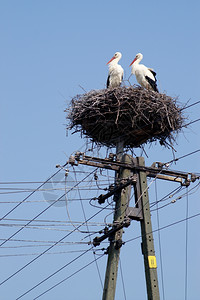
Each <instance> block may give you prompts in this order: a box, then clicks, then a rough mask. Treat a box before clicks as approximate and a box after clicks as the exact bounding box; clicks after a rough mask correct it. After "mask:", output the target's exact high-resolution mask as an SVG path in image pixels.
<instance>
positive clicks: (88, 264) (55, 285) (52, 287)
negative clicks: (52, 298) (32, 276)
mask: <svg viewBox="0 0 200 300" xmlns="http://www.w3.org/2000/svg"><path fill="white" fill-rule="evenodd" d="M104 255H105V254H102V255H101V256H99V257H97V258H96V260H99V259H100V258H102V257H103V256H104ZM94 262H95V260H92V261H91V262H89V263H87V264H86V265H85V266H83V267H82V268H80V269H78V270H77V271H75V272H74V273H72V274H71V275H69V276H67V277H65V278H64V279H62V280H61V281H59V282H58V283H56V284H54V285H53V286H51V287H50V288H49V289H47V290H45V291H44V292H43V293H41V294H40V295H38V296H37V297H36V298H34V299H33V300H36V299H38V298H40V297H41V296H43V295H44V294H46V293H48V292H49V291H51V290H52V289H54V288H55V287H57V286H58V285H60V284H61V283H63V282H65V281H66V280H68V279H69V278H71V277H73V276H74V275H76V274H77V273H79V272H80V271H82V270H84V269H85V268H87V267H88V266H90V265H91V264H92V263H94ZM16 300H17V299H16Z"/></svg>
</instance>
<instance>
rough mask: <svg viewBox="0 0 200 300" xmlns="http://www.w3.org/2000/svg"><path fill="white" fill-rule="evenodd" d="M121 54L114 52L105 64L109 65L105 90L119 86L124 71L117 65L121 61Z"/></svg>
mask: <svg viewBox="0 0 200 300" xmlns="http://www.w3.org/2000/svg"><path fill="white" fill-rule="evenodd" d="M121 57H122V54H121V53H120V52H116V53H115V54H114V55H113V57H112V58H111V60H109V62H108V63H107V65H108V64H109V72H108V79H107V88H108V87H111V88H114V87H117V86H120V85H121V82H122V79H123V75H124V70H123V68H122V67H121V66H120V65H118V61H119V60H120V59H121Z"/></svg>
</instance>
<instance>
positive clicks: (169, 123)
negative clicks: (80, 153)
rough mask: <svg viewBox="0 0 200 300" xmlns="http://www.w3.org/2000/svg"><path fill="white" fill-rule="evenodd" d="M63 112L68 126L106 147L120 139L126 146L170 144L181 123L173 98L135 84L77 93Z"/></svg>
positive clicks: (182, 119)
mask: <svg viewBox="0 0 200 300" xmlns="http://www.w3.org/2000/svg"><path fill="white" fill-rule="evenodd" d="M66 111H67V112H68V115H67V119H68V120H69V124H68V126H67V129H74V132H80V133H81V134H84V135H85V136H86V137H89V138H90V139H91V140H92V141H93V142H95V143H97V144H98V145H105V146H108V147H114V146H116V144H117V143H118V142H119V140H123V141H124V147H126V148H134V147H140V146H141V145H142V144H144V143H148V142H154V141H159V142H160V144H161V145H164V146H169V145H172V143H173V142H174V141H175V138H176V135H177V132H178V131H180V130H181V128H182V126H183V123H184V117H183V115H182V110H181V107H179V105H178V104H177V100H176V99H174V98H171V97H169V96H167V95H165V94H160V93H157V92H154V91H149V90H146V89H144V88H142V87H138V86H130V87H117V88H113V89H111V88H109V89H103V90H94V91H91V92H89V93H86V94H83V95H77V96H75V97H74V98H73V99H72V101H71V103H70V107H69V109H67V110H66Z"/></svg>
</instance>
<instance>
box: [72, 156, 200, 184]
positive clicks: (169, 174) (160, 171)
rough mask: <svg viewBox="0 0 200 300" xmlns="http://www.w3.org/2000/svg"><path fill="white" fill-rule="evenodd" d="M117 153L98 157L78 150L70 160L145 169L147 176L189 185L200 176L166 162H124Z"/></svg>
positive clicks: (134, 169) (115, 168)
mask: <svg viewBox="0 0 200 300" xmlns="http://www.w3.org/2000/svg"><path fill="white" fill-rule="evenodd" d="M114 158H115V155H114V154H112V153H111V154H110V155H109V158H105V159H102V158H98V157H93V156H87V155H85V154H84V153H83V152H76V154H75V156H72V155H71V156H70V159H69V161H68V163H69V164H71V165H78V164H83V165H87V166H92V167H97V168H104V169H109V170H113V171H119V169H120V168H121V167H123V168H126V169H129V170H131V171H133V172H135V171H144V172H146V176H147V177H153V178H155V177H156V178H158V179H163V180H168V181H174V182H178V183H180V184H181V185H183V186H189V185H190V183H191V182H194V181H195V180H196V179H198V178H199V177H198V176H196V175H195V174H194V173H191V172H188V173H187V172H180V171H173V170H168V169H167V167H168V164H164V163H161V162H154V163H153V164H152V165H151V167H146V166H138V165H137V162H136V158H133V159H132V163H123V162H120V161H118V160H114Z"/></svg>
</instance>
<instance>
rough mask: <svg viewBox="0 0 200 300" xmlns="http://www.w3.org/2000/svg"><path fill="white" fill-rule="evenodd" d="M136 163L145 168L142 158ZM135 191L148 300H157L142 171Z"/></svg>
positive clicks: (153, 252) (152, 247) (157, 293)
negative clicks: (139, 204)
mask: <svg viewBox="0 0 200 300" xmlns="http://www.w3.org/2000/svg"><path fill="white" fill-rule="evenodd" d="M137 163H138V165H139V166H145V162H144V157H137ZM136 190H137V198H138V199H140V200H141V204H142V210H143V220H141V221H140V224H141V233H142V254H143V256H144V267H145V276H146V286H147V295H148V300H159V299H160V295H159V287H158V276H157V264H156V257H155V250H154V240H153V233H152V224H151V214H150V207H149V196H148V187H147V177H146V173H145V172H144V171H139V172H138V180H137V185H136Z"/></svg>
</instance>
